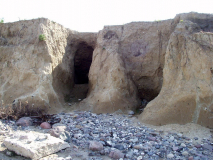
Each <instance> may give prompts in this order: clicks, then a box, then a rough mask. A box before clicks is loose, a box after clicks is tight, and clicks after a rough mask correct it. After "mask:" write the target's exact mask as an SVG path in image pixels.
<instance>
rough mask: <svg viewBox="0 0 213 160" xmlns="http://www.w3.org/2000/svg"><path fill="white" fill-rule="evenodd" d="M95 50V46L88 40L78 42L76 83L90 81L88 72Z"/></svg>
mask: <svg viewBox="0 0 213 160" xmlns="http://www.w3.org/2000/svg"><path fill="white" fill-rule="evenodd" d="M93 50H94V49H93V47H92V46H89V45H88V44H87V43H86V42H80V43H79V44H78V47H77V50H76V53H75V57H74V72H75V74H74V76H75V79H74V81H75V84H88V83H89V78H88V74H89V70H90V66H91V63H92V54H93Z"/></svg>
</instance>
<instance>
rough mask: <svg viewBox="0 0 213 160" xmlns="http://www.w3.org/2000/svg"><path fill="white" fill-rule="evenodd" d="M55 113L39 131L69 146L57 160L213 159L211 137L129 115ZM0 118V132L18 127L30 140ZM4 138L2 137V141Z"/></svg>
mask: <svg viewBox="0 0 213 160" xmlns="http://www.w3.org/2000/svg"><path fill="white" fill-rule="evenodd" d="M57 116H58V117H59V118H61V122H60V123H57V124H54V125H53V126H52V129H50V130H46V129H45V130H46V133H45V134H43V135H48V137H52V136H54V137H58V138H60V139H61V140H62V141H63V142H64V141H66V142H68V143H69V145H70V146H71V147H70V148H67V149H65V150H63V149H62V150H61V151H60V153H68V154H67V156H65V157H63V158H60V157H58V158H55V159H57V160H59V159H66V160H67V159H74V160H77V159H82V160H83V159H84V160H106V159H120V160H140V159H153V160H155V159H182V160H184V159H193V160H199V159H202V160H208V159H213V141H212V138H209V137H205V138H204V139H202V140H201V139H199V138H198V137H194V138H193V139H190V138H189V137H186V136H185V135H184V134H182V133H175V132H164V131H157V130H154V129H151V128H149V127H146V126H145V125H142V124H139V123H138V124H137V125H135V122H133V118H131V117H132V115H121V114H120V115H119V114H99V115H97V114H94V113H91V112H87V111H74V112H71V113H60V114H58V115H57ZM1 121H2V123H1ZM1 121H0V129H1V135H5V136H8V137H10V138H9V139H10V140H12V138H11V136H12V135H13V136H14V135H15V133H16V132H18V131H19V130H22V131H23V132H27V135H24V134H23V135H21V136H20V137H19V139H20V141H25V143H26V144H28V143H29V144H30V143H32V141H33V139H32V138H30V136H29V132H30V131H29V130H30V129H29V127H18V126H17V125H16V124H15V122H13V121H5V120H1ZM38 127H39V126H38ZM41 130H43V129H41ZM47 133H49V134H51V135H52V136H50V135H49V134H47ZM54 137H53V138H54ZM37 138H38V139H37V140H38V141H42V140H43V139H45V137H43V138H42V136H41V137H37ZM58 138H56V139H58ZM7 141H8V140H7V138H6V140H5V144H6V142H7ZM66 142H64V143H66ZM6 146H7V144H6ZM8 148H9V147H8ZM14 151H16V150H15V149H14ZM39 154H41V153H39ZM8 155H10V153H9V152H8ZM22 155H24V154H22ZM46 159H48V158H46ZM52 159H54V158H52ZM42 160H45V158H42Z"/></svg>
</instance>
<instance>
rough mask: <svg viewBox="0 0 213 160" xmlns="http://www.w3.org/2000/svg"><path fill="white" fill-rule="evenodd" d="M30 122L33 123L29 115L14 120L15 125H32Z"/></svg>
mask: <svg viewBox="0 0 213 160" xmlns="http://www.w3.org/2000/svg"><path fill="white" fill-rule="evenodd" d="M32 124H33V123H32V119H31V118H30V117H22V118H20V119H19V120H18V121H17V122H16V125H17V126H24V127H27V126H32Z"/></svg>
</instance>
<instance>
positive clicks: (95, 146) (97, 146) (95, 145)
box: [89, 141, 103, 151]
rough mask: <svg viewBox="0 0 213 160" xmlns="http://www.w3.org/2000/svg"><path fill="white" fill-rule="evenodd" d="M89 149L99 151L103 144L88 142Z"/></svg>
mask: <svg viewBox="0 0 213 160" xmlns="http://www.w3.org/2000/svg"><path fill="white" fill-rule="evenodd" d="M89 149H90V150H92V151H100V150H102V149H103V144H102V143H100V142H97V141H90V144H89Z"/></svg>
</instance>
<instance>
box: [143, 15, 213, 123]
mask: <svg viewBox="0 0 213 160" xmlns="http://www.w3.org/2000/svg"><path fill="white" fill-rule="evenodd" d="M176 18H177V19H180V23H179V24H178V25H177V27H176V29H175V31H174V32H173V33H172V35H171V37H170V39H169V43H168V47H167V51H166V56H165V66H164V70H163V87H162V89H161V92H160V94H159V95H158V97H157V98H155V99H154V100H153V101H151V102H150V103H149V104H148V106H147V107H146V108H145V110H144V112H143V113H142V114H141V116H140V118H141V120H142V121H143V122H145V123H150V124H154V125H164V124H168V123H179V124H186V123H189V122H194V123H198V124H201V125H204V126H207V127H213V123H212V117H213V105H212V99H213V90H212V87H213V86H212V84H213V83H212V73H213V72H212V67H213V61H212V58H213V57H212V56H213V48H212V44H213V33H212V32H211V31H212V29H213V27H212V25H213V16H212V15H211V16H210V15H205V14H197V13H190V14H182V15H178V16H177V17H176ZM193 22H194V23H193Z"/></svg>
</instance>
